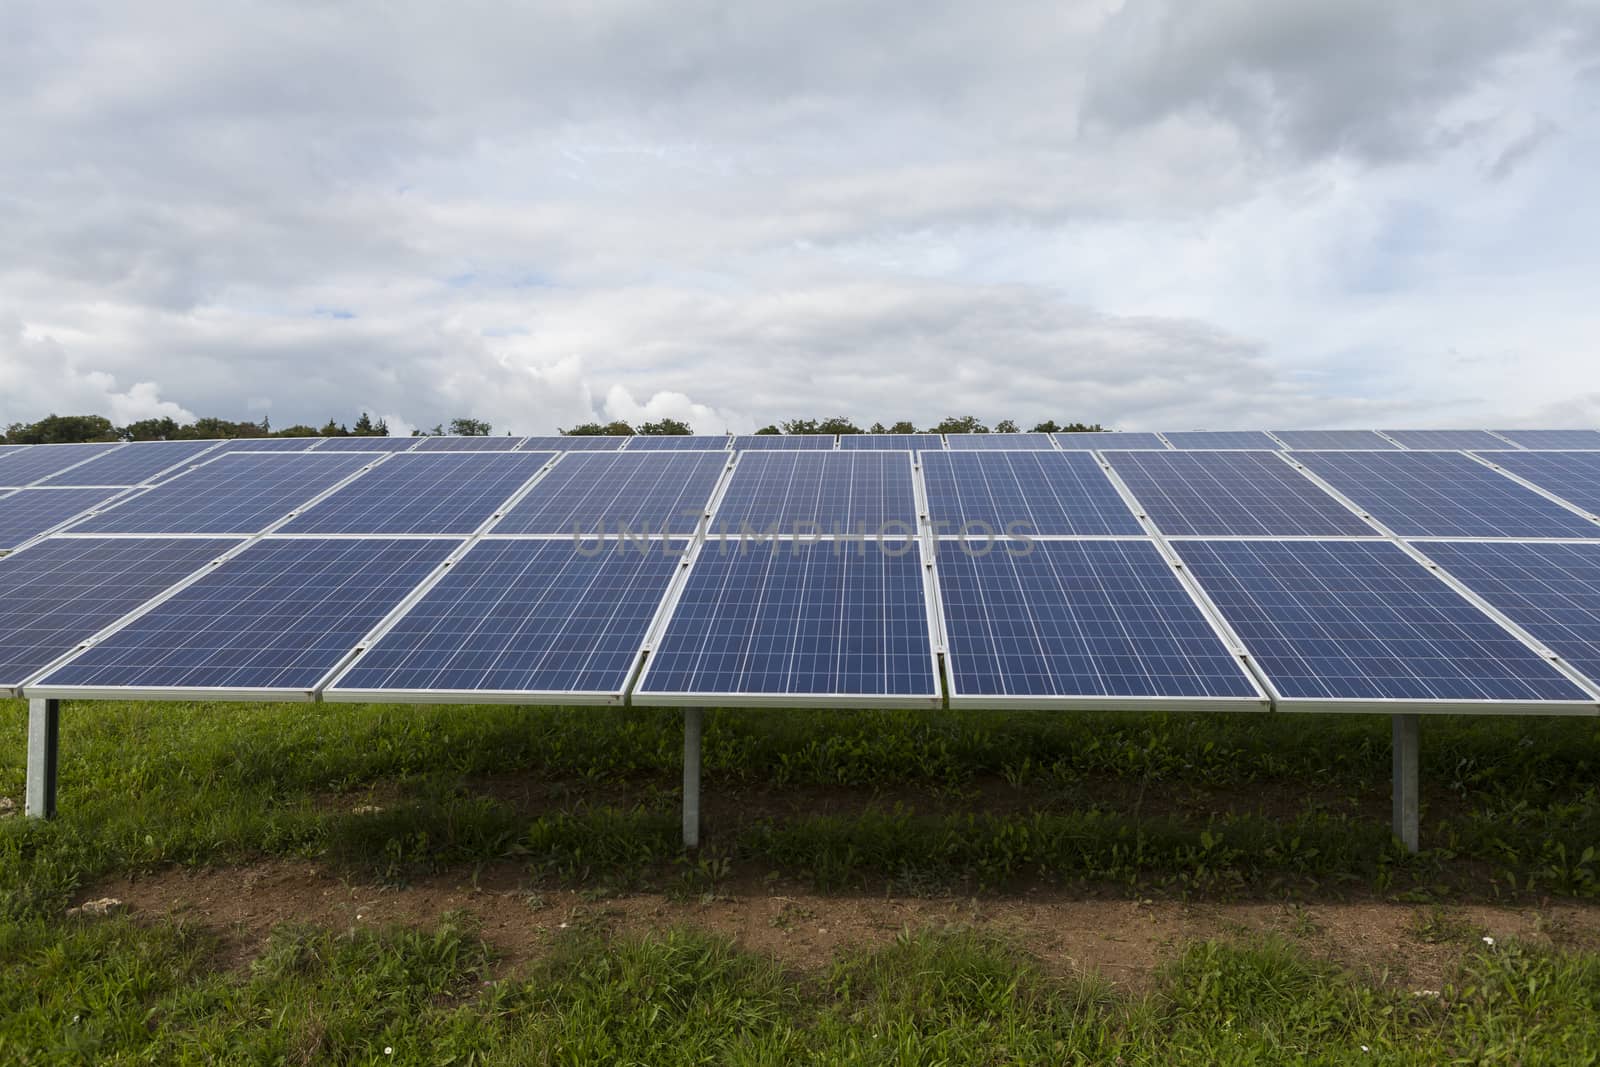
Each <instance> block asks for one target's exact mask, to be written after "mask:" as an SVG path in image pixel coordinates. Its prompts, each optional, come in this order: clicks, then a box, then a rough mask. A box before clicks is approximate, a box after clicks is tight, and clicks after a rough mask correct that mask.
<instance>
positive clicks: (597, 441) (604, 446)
mask: <svg viewBox="0 0 1600 1067" xmlns="http://www.w3.org/2000/svg"><path fill="white" fill-rule="evenodd" d="M627 443H628V438H627V437H625V436H623V435H621V434H581V433H580V434H555V435H552V436H548V437H525V438H523V439H522V447H521V448H519V449H518V451H519V452H616V451H618V450H619V449H621V448H622V447H623V446H624V445H626V444H627Z"/></svg>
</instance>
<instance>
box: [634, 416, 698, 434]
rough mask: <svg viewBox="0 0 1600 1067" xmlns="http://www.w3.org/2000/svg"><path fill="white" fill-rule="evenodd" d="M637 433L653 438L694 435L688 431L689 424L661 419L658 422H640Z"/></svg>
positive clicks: (691, 431)
mask: <svg viewBox="0 0 1600 1067" xmlns="http://www.w3.org/2000/svg"><path fill="white" fill-rule="evenodd" d="M639 432H640V433H647V434H652V435H655V436H670V437H683V436H686V435H688V434H692V433H694V431H693V430H691V429H689V424H688V423H687V422H679V421H678V420H677V419H661V420H660V421H658V422H642V423H640V424H639Z"/></svg>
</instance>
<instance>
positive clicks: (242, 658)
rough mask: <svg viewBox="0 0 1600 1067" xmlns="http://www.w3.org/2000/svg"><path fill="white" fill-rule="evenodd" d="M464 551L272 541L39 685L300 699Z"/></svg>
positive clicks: (415, 543) (430, 543) (441, 546)
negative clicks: (454, 553) (241, 693)
mask: <svg viewBox="0 0 1600 1067" xmlns="http://www.w3.org/2000/svg"><path fill="white" fill-rule="evenodd" d="M459 545H460V542H459V541H455V540H443V539H438V540H429V539H421V538H413V539H407V540H382V539H372V540H359V539H354V538H344V539H339V540H324V539H314V538H288V539H281V540H280V539H273V538H269V539H267V540H264V541H260V542H258V543H256V544H254V545H251V546H250V547H249V548H247V549H245V550H244V551H243V552H241V553H239V555H237V556H235V557H233V558H232V559H230V560H228V561H227V562H226V563H223V564H222V565H221V566H219V567H217V568H215V569H214V570H212V571H211V572H210V573H209V574H207V575H206V576H205V577H203V578H201V579H200V580H199V581H197V582H195V583H194V584H193V585H190V586H187V587H186V588H184V589H182V590H181V591H179V592H178V593H176V594H174V595H173V596H172V597H171V598H170V599H168V600H166V601H163V602H162V603H161V604H158V605H157V606H156V607H154V608H152V609H151V610H150V611H149V612H147V613H146V614H144V615H141V616H140V617H139V618H137V619H135V620H134V621H133V622H130V623H129V624H128V625H126V626H124V627H122V628H121V629H120V630H117V631H116V632H115V633H112V634H109V635H108V636H106V638H105V639H104V640H102V641H100V642H99V643H97V644H95V645H93V646H92V647H90V648H89V649H87V650H85V651H84V652H83V653H82V654H81V655H79V656H76V657H74V658H73V659H72V660H71V661H69V662H68V663H66V664H64V665H62V666H61V667H58V668H57V669H56V670H54V671H52V672H50V673H49V674H48V675H46V676H45V677H44V678H43V679H42V680H41V681H40V683H39V684H40V685H42V686H46V687H55V688H57V689H64V690H83V689H93V690H102V689H107V688H110V689H118V690H137V691H146V692H149V691H159V692H171V691H187V690H195V691H199V692H218V691H231V690H244V691H247V692H249V693H254V694H259V695H261V696H268V695H272V694H274V693H286V694H293V695H304V694H307V693H309V692H310V690H312V689H313V688H314V687H315V686H316V685H317V684H318V683H319V682H320V681H321V679H322V678H323V677H324V676H325V675H326V674H327V673H328V672H329V671H331V670H333V669H334V668H335V667H337V666H339V664H340V663H341V662H342V661H343V660H344V658H345V657H346V656H347V655H348V654H350V653H351V652H353V651H354V650H355V647H356V645H357V644H358V643H359V642H360V641H361V640H362V638H363V637H365V636H366V635H367V633H368V632H370V631H371V630H372V628H373V627H374V626H376V625H377V624H378V623H379V622H380V621H382V619H383V618H384V616H386V615H387V614H388V613H389V612H390V611H392V610H393V609H394V608H395V607H396V605H398V604H399V603H400V601H401V600H403V599H404V598H405V596H406V595H407V594H408V593H410V592H411V591H412V590H413V589H415V588H416V587H417V586H418V585H419V584H421V582H422V581H423V579H425V578H426V577H427V576H428V575H429V574H430V573H431V572H432V571H433V570H434V568H435V567H437V566H438V565H439V564H440V563H441V562H443V561H444V559H445V557H446V556H448V555H449V554H450V552H451V551H452V550H453V549H455V548H456V547H458V546H459ZM28 691H29V692H32V691H33V689H32V687H30V688H29V690H28Z"/></svg>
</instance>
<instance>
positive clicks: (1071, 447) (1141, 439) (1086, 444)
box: [1051, 433, 1167, 452]
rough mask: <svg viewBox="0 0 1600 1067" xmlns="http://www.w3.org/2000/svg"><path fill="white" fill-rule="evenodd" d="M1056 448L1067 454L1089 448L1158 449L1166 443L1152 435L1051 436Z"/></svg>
mask: <svg viewBox="0 0 1600 1067" xmlns="http://www.w3.org/2000/svg"><path fill="white" fill-rule="evenodd" d="M1051 436H1053V437H1054V438H1055V442H1056V446H1057V447H1058V448H1064V449H1066V450H1067V451H1069V452H1077V451H1083V450H1084V449H1090V448H1159V449H1161V450H1162V451H1166V450H1167V443H1166V442H1165V441H1163V440H1162V439H1161V438H1160V437H1159V436H1158V435H1156V434H1153V433H1058V434H1052V435H1051Z"/></svg>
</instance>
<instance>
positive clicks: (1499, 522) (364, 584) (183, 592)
mask: <svg viewBox="0 0 1600 1067" xmlns="http://www.w3.org/2000/svg"><path fill="white" fill-rule="evenodd" d="M76 491H77V490H62V489H55V490H52V489H32V490H23V491H21V493H18V494H13V495H12V496H10V497H6V498H0V515H3V514H4V513H5V508H6V506H7V505H8V504H9V503H10V502H11V501H14V500H15V499H17V497H18V496H21V495H23V494H38V493H44V494H50V493H65V492H76ZM1596 509H1600V454H1593V453H1586V452H1536V451H1527V452H1509V451H1507V452H1498V453H1496V454H1494V455H1493V456H1492V457H1474V456H1471V455H1467V454H1463V453H1457V452H1408V451H1388V452H1385V451H1371V452H1360V451H1351V452H1318V453H1300V454H1295V455H1293V456H1289V455H1285V454H1281V453H1280V454H1274V453H1267V452H1249V451H1241V452H1228V451H1219V452H1188V453H1183V452H1175V451H1164V452H1152V451H1145V452H1139V451H1130V452H1117V451H1107V452H1104V453H1101V454H1098V455H1094V454H1085V453H1069V452H1059V451H1050V452H1044V451H1034V452H1030V451H999V452H947V451H937V452H933V451H930V452H922V453H919V454H916V455H915V456H913V454H910V453H905V452H888V453H869V452H858V453H846V452H842V451H835V452H809V451H803V452H765V453H764V452H743V453H735V454H732V455H730V454H728V453H717V452H711V453H694V452H687V453H679V454H673V455H659V454H657V455H650V454H638V453H626V452H620V453H569V454H555V453H526V452H517V453H506V454H482V453H479V454H460V453H457V454H449V455H433V454H423V453H402V454H394V455H386V456H378V457H373V456H371V455H370V454H360V453H353V454H344V455H338V454H326V453H321V452H320V451H319V452H312V453H284V454H269V455H249V454H222V455H217V456H213V457H211V458H209V459H205V460H204V461H203V462H201V463H200V464H199V465H198V466H194V467H193V468H186V469H185V470H183V471H182V472H181V473H179V474H177V475H176V476H173V477H171V478H170V479H168V480H165V481H161V482H160V483H159V484H158V485H156V486H155V487H154V488H149V489H144V490H138V491H128V490H123V491H120V492H118V494H117V495H116V496H115V497H114V498H113V499H111V500H110V501H109V502H107V503H105V505H104V506H103V507H97V508H96V509H95V510H94V511H93V512H92V513H91V514H89V515H88V516H86V517H85V518H82V519H81V520H78V521H76V522H74V523H73V524H72V525H71V526H70V527H69V528H68V529H67V530H66V531H64V532H60V533H57V534H55V535H54V536H50V537H47V538H45V539H43V540H39V541H37V542H35V543H33V544H31V545H29V546H27V547H25V548H24V549H23V550H22V551H20V552H18V553H16V554H14V555H12V556H9V557H6V558H4V559H0V689H8V690H10V691H12V692H18V691H21V692H26V693H28V694H29V695H35V696H57V697H63V696H75V697H87V696H108V697H109V696H146V697H161V696H170V697H178V698H181V697H196V696H219V697H220V696H237V697H259V698H274V697H275V698H309V697H313V696H317V695H320V696H322V697H323V698H325V699H332V700H341V699H343V700H365V699H374V698H386V699H427V700H457V701H478V700H526V701H540V700H558V701H570V702H578V701H596V702H617V701H619V700H622V699H624V697H625V696H626V697H629V698H631V699H632V700H633V701H634V702H636V703H657V704H672V703H701V702H704V703H714V702H716V703H750V704H764V703H773V704H781V703H788V704H820V703H849V704H855V705H865V704H906V705H916V706H930V705H933V704H937V703H938V702H939V701H940V694H941V684H940V683H941V679H940V676H939V671H940V669H941V657H942V669H943V671H944V678H943V682H944V689H945V691H946V692H947V693H948V696H949V699H950V700H951V702H952V703H954V704H971V705H979V706H1000V705H1006V704H1013V703H1017V704H1028V705H1045V706H1056V707H1110V706H1117V705H1119V704H1121V705H1128V706H1137V707H1155V706H1171V707H1192V708H1236V709H1245V708H1265V707H1268V706H1276V707H1278V708H1280V709H1284V710H1292V709H1305V708H1316V709H1323V708H1328V707H1340V708H1389V707H1391V706H1393V705H1397V704H1405V705H1407V706H1410V707H1416V708H1428V709H1437V710H1446V709H1448V710H1478V711H1494V710H1538V711H1541V712H1552V711H1559V712H1593V711H1595V710H1596V701H1597V699H1600V689H1597V687H1596V683H1595V681H1593V680H1591V679H1594V680H1600V523H1597V520H1596V519H1595V517H1594V512H1595V510H1596ZM574 529H577V530H580V531H587V532H591V533H592V532H594V531H596V530H603V531H607V532H609V533H610V534H611V536H608V537H603V538H602V537H594V536H589V537H585V538H582V539H577V538H574V536H573V531H574ZM645 529H648V530H649V531H650V534H649V535H648V536H641V535H640V531H641V530H645ZM819 531H820V533H819ZM1006 531H1009V532H1010V534H1011V536H1001V537H999V538H998V539H997V538H996V536H995V535H996V534H1001V533H1004V532H1006ZM747 532H757V533H759V535H760V536H757V537H754V538H752V537H748V536H744V537H734V536H733V535H736V534H741V533H747ZM646 653H648V656H646ZM641 666H642V670H641Z"/></svg>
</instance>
